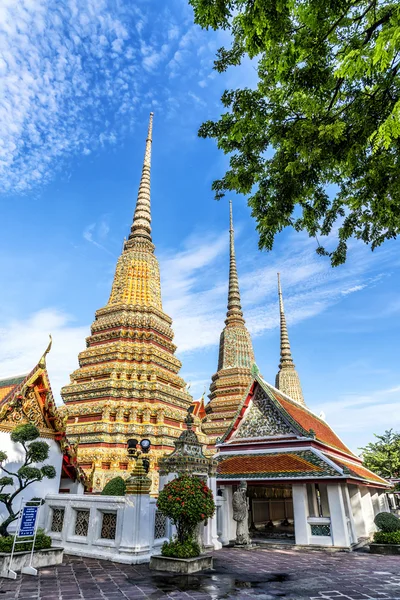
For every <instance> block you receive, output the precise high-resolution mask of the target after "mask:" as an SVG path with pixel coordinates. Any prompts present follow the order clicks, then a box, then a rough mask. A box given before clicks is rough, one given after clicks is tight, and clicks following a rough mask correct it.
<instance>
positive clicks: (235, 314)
mask: <svg viewBox="0 0 400 600" xmlns="http://www.w3.org/2000/svg"><path fill="white" fill-rule="evenodd" d="M229 213H230V227H229V240H230V247H229V250H230V263H229V291H228V311H227V313H226V320H225V327H224V329H223V331H222V333H221V337H220V342H219V358H218V371H217V372H216V373H215V375H213V376H212V383H211V386H210V395H209V398H210V402H209V403H208V404H207V406H206V413H207V416H206V418H205V420H204V421H203V425H202V429H203V431H204V432H205V433H206V434H207V436H208V438H209V443H210V445H212V444H214V443H215V442H216V440H217V439H218V438H219V437H221V436H222V435H223V434H224V433H225V432H226V430H227V429H228V427H229V426H230V424H231V421H232V419H233V417H234V416H235V413H236V410H237V408H238V406H239V404H240V402H241V400H242V399H243V396H244V393H245V392H246V390H247V388H248V386H249V384H250V382H251V379H252V375H251V367H252V365H253V363H254V352H253V345H252V342H251V337H250V334H249V332H248V330H247V328H246V325H245V320H244V318H243V312H242V307H241V302H240V291H239V280H238V274H237V268H236V256H235V241H234V230H233V218H232V203H231V202H230V204H229Z"/></svg>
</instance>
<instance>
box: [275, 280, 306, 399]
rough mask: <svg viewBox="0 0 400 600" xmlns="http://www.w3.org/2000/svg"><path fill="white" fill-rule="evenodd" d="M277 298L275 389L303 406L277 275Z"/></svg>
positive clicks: (279, 281)
mask: <svg viewBox="0 0 400 600" xmlns="http://www.w3.org/2000/svg"><path fill="white" fill-rule="evenodd" d="M278 296H279V313H280V330H281V331H280V333H281V343H280V348H281V361H280V363H279V372H278V374H277V376H276V379H275V387H276V388H277V389H278V390H280V391H281V392H283V393H284V394H286V395H287V396H289V397H290V398H292V400H295V401H296V402H298V403H299V404H304V405H305V402H304V398H303V392H302V390H301V384H300V378H299V375H298V373H297V371H296V369H295V365H294V362H293V358H292V352H291V350H290V342H289V334H288V330H287V325H286V317H285V310H284V307H283V298H282V289H281V279H280V274H279V273H278Z"/></svg>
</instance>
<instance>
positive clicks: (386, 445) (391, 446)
mask: <svg viewBox="0 0 400 600" xmlns="http://www.w3.org/2000/svg"><path fill="white" fill-rule="evenodd" d="M374 435H375V437H376V438H377V440H378V441H377V442H370V443H369V444H367V446H365V448H360V450H362V457H363V461H364V464H365V466H366V467H367V468H368V469H371V471H374V473H377V474H378V475H380V476H381V477H386V478H391V477H395V478H397V477H400V433H394V432H393V429H389V430H387V431H385V433H384V434H383V435H376V434H374Z"/></svg>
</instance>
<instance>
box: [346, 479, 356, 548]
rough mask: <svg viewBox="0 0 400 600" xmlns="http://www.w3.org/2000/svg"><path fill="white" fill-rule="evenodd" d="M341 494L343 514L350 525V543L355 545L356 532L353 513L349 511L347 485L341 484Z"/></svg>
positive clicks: (349, 503)
mask: <svg viewBox="0 0 400 600" xmlns="http://www.w3.org/2000/svg"><path fill="white" fill-rule="evenodd" d="M342 492H343V501H344V506H345V513H346V516H347V518H348V519H349V525H350V533H351V540H350V543H352V544H356V543H357V542H358V535H357V530H356V524H355V521H354V516H353V511H352V509H351V502H350V494H349V488H348V485H347V483H344V484H343V486H342Z"/></svg>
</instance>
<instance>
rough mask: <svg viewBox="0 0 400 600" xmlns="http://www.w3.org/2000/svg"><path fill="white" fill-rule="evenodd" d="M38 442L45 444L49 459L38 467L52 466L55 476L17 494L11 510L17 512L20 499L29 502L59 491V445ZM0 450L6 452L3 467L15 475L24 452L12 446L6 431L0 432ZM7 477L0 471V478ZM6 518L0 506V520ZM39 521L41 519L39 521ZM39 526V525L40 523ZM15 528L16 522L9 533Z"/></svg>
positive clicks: (12, 443) (10, 489) (17, 446)
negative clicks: (5, 460)
mask: <svg viewBox="0 0 400 600" xmlns="http://www.w3.org/2000/svg"><path fill="white" fill-rule="evenodd" d="M38 441H41V442H46V443H47V444H48V445H49V447H50V449H49V458H48V459H47V460H46V461H45V462H44V463H38V465H32V466H38V467H41V466H43V465H44V464H47V465H52V466H53V467H54V468H55V470H56V476H55V478H54V479H43V480H42V481H36V482H35V483H32V484H31V485H29V486H28V487H27V488H26V490H24V492H21V494H19V495H18V496H17V497H16V499H15V501H14V503H13V508H14V510H17V509H18V508H19V506H20V503H21V497H23V499H24V502H25V501H27V500H30V499H31V498H44V497H45V496H46V494H56V493H58V490H59V485H60V478H61V467H62V452H61V449H60V446H59V444H58V443H57V442H56V441H55V440H52V439H48V438H38ZM0 448H1V449H2V450H3V451H4V452H7V456H8V460H7V462H6V463H4V466H5V467H6V469H8V470H9V471H11V472H13V473H15V472H16V471H17V470H18V469H19V468H20V467H21V466H22V464H23V462H24V456H25V452H24V449H23V448H22V446H21V444H14V442H12V441H11V437H10V434H9V433H8V432H6V431H0ZM3 475H7V473H4V471H2V470H1V469H0V476H1V477H2V476H3ZM15 489H16V486H7V487H6V488H4V490H3V492H4V493H6V494H7V493H9V492H10V491H13V490H15ZM6 516H8V513H7V511H6V510H5V509H4V507H3V505H2V504H0V519H1V520H3V519H4V518H5V517H6ZM40 521H41V519H40ZM40 524H41V523H40ZM15 527H16V522H14V523H12V524H11V525H10V527H9V529H8V530H9V531H13V530H14V529H15Z"/></svg>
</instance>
